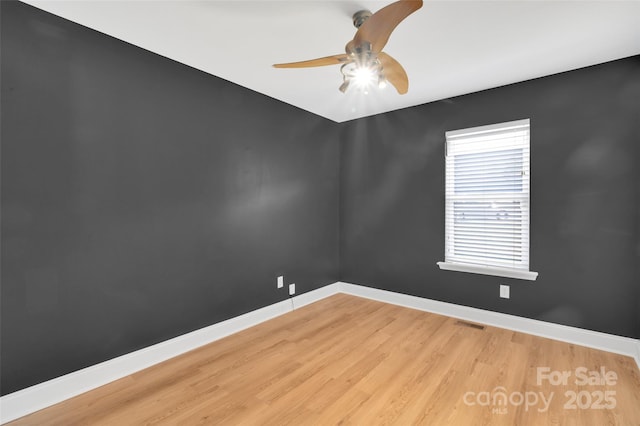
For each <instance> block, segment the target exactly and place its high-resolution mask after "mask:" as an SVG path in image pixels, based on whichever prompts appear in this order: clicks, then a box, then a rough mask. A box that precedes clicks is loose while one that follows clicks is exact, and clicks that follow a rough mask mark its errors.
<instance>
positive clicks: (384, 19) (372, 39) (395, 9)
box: [347, 0, 422, 52]
mask: <svg viewBox="0 0 640 426" xmlns="http://www.w3.org/2000/svg"><path fill="white" fill-rule="evenodd" d="M421 7H422V0H400V1H397V2H395V3H391V4H390V5H388V6H385V7H383V8H382V9H380V10H379V11H377V12H376V13H374V14H373V15H371V17H370V18H369V19H367V20H366V21H364V23H363V24H362V25H361V26H360V28H358V32H356V35H355V37H354V38H353V44H352V43H351V42H350V43H349V44H347V49H349V46H350V45H351V46H355V47H358V46H360V45H361V44H362V43H363V42H369V43H371V49H372V50H373V51H374V52H380V51H382V49H383V48H384V46H385V45H386V44H387V41H388V40H389V36H390V35H391V32H393V30H394V29H395V28H396V27H397V26H398V24H399V23H400V22H402V21H403V20H404V19H405V18H406V17H407V16H409V15H411V14H412V13H413V12H415V11H416V10H418V9H420V8H421Z"/></svg>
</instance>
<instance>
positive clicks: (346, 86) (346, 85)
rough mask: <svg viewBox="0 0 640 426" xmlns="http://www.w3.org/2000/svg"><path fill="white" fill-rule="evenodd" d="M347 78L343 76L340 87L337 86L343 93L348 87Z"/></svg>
mask: <svg viewBox="0 0 640 426" xmlns="http://www.w3.org/2000/svg"><path fill="white" fill-rule="evenodd" d="M349 83H350V81H349V79H348V78H345V79H344V81H343V82H342V84H341V85H340V87H339V88H338V89H339V90H340V91H341V92H342V93H345V92H346V91H347V89H348V88H349Z"/></svg>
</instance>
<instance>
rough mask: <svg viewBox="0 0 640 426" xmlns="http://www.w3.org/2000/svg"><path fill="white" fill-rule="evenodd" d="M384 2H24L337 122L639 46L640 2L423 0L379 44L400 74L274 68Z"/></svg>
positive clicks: (326, 46)
mask: <svg viewBox="0 0 640 426" xmlns="http://www.w3.org/2000/svg"><path fill="white" fill-rule="evenodd" d="M390 2H391V1H385V2H379V1H370V0H353V1H305V0H297V1H293V0H289V1H270V0H261V1H238V0H236V1H211V0H210V1H192V0H163V1H152V0H93V1H77V0H75V1H68V0H66V1H61V0H26V1H25V3H29V4H31V5H33V6H36V7H38V8H40V9H44V10H46V11H48V12H51V13H54V14H56V15H59V16H61V17H64V18H66V19H69V20H71V21H74V22H77V23H80V24H82V25H85V26H87V27H90V28H94V29H96V30H98V31H101V32H103V33H106V34H109V35H111V36H113V37H116V38H119V39H121V40H125V41H127V42H129V43H131V44H134V45H136V46H140V47H142V48H144V49H147V50H150V51H152V52H155V53H158V54H160V55H163V56H166V57H169V58H171V59H174V60H176V61H179V62H182V63H185V64H187V65H190V66H192V67H194V68H197V69H200V70H203V71H206V72H208V73H210V74H213V75H216V76H218V77H221V78H224V79H226V80H229V81H232V82H234V83H237V84H239V85H242V86H245V87H248V88H250V89H252V90H255V91H257V92H260V93H263V94H265V95H268V96H271V97H273V98H276V99H279V100H281V101H284V102H287V103H289V104H292V105H295V106H297V107H299V108H302V109H304V110H307V111H310V112H313V113H315V114H318V115H321V116H323V117H326V118H329V119H331V120H334V121H337V122H343V121H347V120H352V119H355V118H360V117H364V116H369V115H373V114H378V113H382V112H386V111H392V110H396V109H400V108H405V107H409V106H413V105H419V104H423V103H427V102H431V101H435V100H440V99H445V98H449V97H453V96H457V95H462V94H465V93H471V92H476V91H479V90H483V89H488V88H492V87H498V86H503V85H505V84H510V83H515V82H519V81H523V80H528V79H532V78H536V77H542V76H545V75H549V74H554V73H558V72H562V71H568V70H572V69H576V68H581V67H585V66H589V65H594V64H598V63H602V62H607V61H610V60H615V59H620V58H624V57H628V56H632V55H637V54H640V1H637V0H636V1H631V0H628V1H611V0H600V1H580V0H573V1H550V0H547V1H544V0H543V1H540V0H538V1H524V0H512V1H478V0H474V1H459V0H447V1H442V0H439V1H430V0H426V1H425V2H424V6H423V7H422V9H420V10H418V11H417V12H415V13H414V14H412V15H410V16H409V17H408V18H407V19H406V20H405V21H403V22H402V23H401V24H400V25H399V26H398V28H396V30H395V31H394V33H393V34H392V36H391V38H390V40H389V43H388V44H387V46H386V47H385V49H384V51H385V52H387V53H388V54H390V55H391V56H393V57H394V58H396V59H397V60H398V61H399V62H400V63H401V64H402V65H403V66H404V68H405V69H406V71H407V74H408V75H409V81H410V83H409V93H408V94H406V95H402V96H401V95H398V94H397V92H395V90H394V89H393V87H391V86H389V87H387V88H386V89H384V90H380V91H378V90H376V91H371V92H370V93H369V94H368V95H365V94H364V93H361V92H357V91H354V90H350V91H348V92H347V93H346V94H342V93H341V92H339V91H338V86H339V85H340V84H341V82H342V77H341V74H340V71H339V66H337V65H334V66H327V67H320V68H306V69H275V68H272V67H271V65H272V64H273V63H278V62H293V61H300V60H305V59H312V58H316V57H321V56H327V55H332V54H338V53H343V52H344V45H345V44H346V43H347V41H349V40H350V39H351V38H353V35H354V34H355V31H356V29H355V28H354V27H353V25H352V23H351V15H352V14H353V13H354V12H356V11H358V10H360V9H369V10H371V11H372V12H375V11H376V10H378V9H380V8H381V7H383V6H385V5H386V4H388V3H390Z"/></svg>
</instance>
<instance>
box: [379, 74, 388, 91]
mask: <svg viewBox="0 0 640 426" xmlns="http://www.w3.org/2000/svg"><path fill="white" fill-rule="evenodd" d="M385 87H387V79H386V78H384V76H383V75H381V76H380V77H379V78H378V88H379V89H384V88H385Z"/></svg>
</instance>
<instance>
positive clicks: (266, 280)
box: [0, 1, 339, 394]
mask: <svg viewBox="0 0 640 426" xmlns="http://www.w3.org/2000/svg"><path fill="white" fill-rule="evenodd" d="M0 3H1V11H0V12H1V14H2V22H1V26H2V34H1V37H2V45H1V51H2V69H1V72H2V87H1V88H2V104H1V108H2V130H1V132H2V133H1V138H2V164H1V167H2V247H1V248H2V265H1V266H2V276H1V279H2V287H1V296H2V306H1V312H2V313H1V315H2V317H1V323H2V328H1V336H2V342H1V343H2V345H1V353H0V357H1V373H2V376H1V385H2V389H1V390H2V394H6V393H9V392H12V391H15V390H18V389H21V388H24V387H26V386H29V385H33V384H35V383H38V382H42V381H45V380H48V379H51V378H53V377H56V376H59V375H62V374H64V373H68V372H71V371H74V370H77V369H79V368H82V367H86V366H89V365H92V364H96V363H98V362H101V361H105V360H107V359H110V358H113V357H116V356H118V355H122V354H124V353H128V352H131V351H134V350H136V349H140V348H143V347H145V346H149V345H151V344H154V343H157V342H160V341H163V340H166V339H169V338H171V337H174V336H177V335H180V334H183V333H185V332H189V331H191V330H194V329H198V328H200V327H203V326H207V325H210V324H213V323H215V322H218V321H221V320H224V319H227V318H230V317H234V316H237V315H240V314H242V313H245V312H248V311H251V310H254V309H257V308H260V307H263V306H266V305H269V304H272V303H275V302H277V301H279V300H283V299H286V298H287V297H288V296H287V293H286V289H282V290H277V289H276V281H275V279H276V276H277V275H279V274H284V275H285V277H286V280H287V282H295V283H296V285H297V291H298V293H302V292H306V291H309V290H312V289H314V288H317V287H319V286H323V285H325V284H328V283H332V282H335V281H337V280H338V213H339V211H338V193H339V191H338V172H339V170H338V164H339V145H338V142H339V133H338V132H339V127H338V125H337V124H335V123H332V122H330V121H328V120H325V119H322V118H319V117H317V116H314V115H312V114H309V113H306V112H304V111H301V110H299V109H297V108H294V107H291V106H288V105H286V104H283V103H280V102H277V101H275V100H273V99H270V98H268V97H266V96H263V95H260V94H257V93H254V92H251V91H250V90H246V89H244V88H241V87H239V86H236V85H234V84H231V83H229V82H226V81H223V80H221V79H218V78H214V77H212V76H210V75H207V74H205V73H202V72H199V71H196V70H194V69H191V68H189V67H186V66H184V65H181V64H178V63H176V62H173V61H171V60H168V59H166V58H163V57H160V56H157V55H154V54H151V53H149V52H147V51H144V50H142V49H139V48H136V47H134V46H131V45H128V44H126V43H123V42H121V41H118V40H115V39H113V38H110V37H107V36H105V35H103V34H100V33H97V32H94V31H91V30H88V29H86V28H84V27H81V26H79V25H75V24H72V23H70V22H68V21H65V20H63V19H59V18H57V17H55V16H53V15H49V14H47V13H44V12H41V11H39V10H37V9H34V8H32V7H30V6H27V5H25V4H21V3H14V2H5V1H2V2H0Z"/></svg>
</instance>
